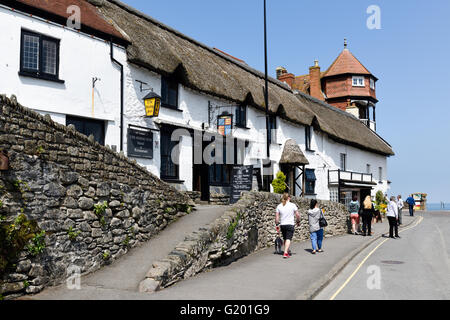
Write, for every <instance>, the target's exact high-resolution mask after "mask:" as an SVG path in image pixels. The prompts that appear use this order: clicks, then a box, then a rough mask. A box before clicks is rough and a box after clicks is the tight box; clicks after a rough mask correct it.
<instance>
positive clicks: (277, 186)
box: [272, 171, 286, 194]
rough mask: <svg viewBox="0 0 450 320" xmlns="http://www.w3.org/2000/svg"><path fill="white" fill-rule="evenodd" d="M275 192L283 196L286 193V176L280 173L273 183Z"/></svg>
mask: <svg viewBox="0 0 450 320" xmlns="http://www.w3.org/2000/svg"><path fill="white" fill-rule="evenodd" d="M272 187H273V192H275V193H279V194H282V193H284V192H285V191H286V176H285V175H284V173H283V172H281V171H278V173H277V177H276V178H275V179H274V180H273V181H272Z"/></svg>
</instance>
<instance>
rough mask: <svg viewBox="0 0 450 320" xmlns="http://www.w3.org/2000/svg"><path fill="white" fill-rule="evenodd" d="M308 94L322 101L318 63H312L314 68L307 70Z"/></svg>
mask: <svg viewBox="0 0 450 320" xmlns="http://www.w3.org/2000/svg"><path fill="white" fill-rule="evenodd" d="M309 94H310V95H311V96H312V97H314V98H316V99H319V100H322V101H324V100H325V99H324V97H323V93H322V84H321V80H320V67H319V61H318V60H315V61H314V67H310V68H309Z"/></svg>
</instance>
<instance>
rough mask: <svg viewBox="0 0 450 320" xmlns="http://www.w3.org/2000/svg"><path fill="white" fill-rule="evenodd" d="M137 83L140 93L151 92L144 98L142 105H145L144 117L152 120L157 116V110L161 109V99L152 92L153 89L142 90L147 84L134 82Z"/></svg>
mask: <svg viewBox="0 0 450 320" xmlns="http://www.w3.org/2000/svg"><path fill="white" fill-rule="evenodd" d="M136 82H138V83H139V85H140V86H139V89H140V90H141V92H144V91H151V92H150V93H149V94H147V95H146V96H145V97H144V99H143V100H144V105H145V117H147V118H152V117H157V116H159V108H160V107H161V97H160V96H159V95H158V94H156V93H154V92H153V88H150V87H148V88H144V86H148V83H146V82H144V81H141V80H136Z"/></svg>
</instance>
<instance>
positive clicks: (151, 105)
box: [144, 91, 161, 118]
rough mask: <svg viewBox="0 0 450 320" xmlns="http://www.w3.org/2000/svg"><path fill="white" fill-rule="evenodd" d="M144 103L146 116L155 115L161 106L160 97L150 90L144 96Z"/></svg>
mask: <svg viewBox="0 0 450 320" xmlns="http://www.w3.org/2000/svg"><path fill="white" fill-rule="evenodd" d="M144 105H145V116H146V117H150V118H152V117H157V116H159V108H160V107H161V97H160V96H159V95H157V94H156V93H154V92H153V91H152V92H150V93H149V94H148V95H146V96H145V97H144Z"/></svg>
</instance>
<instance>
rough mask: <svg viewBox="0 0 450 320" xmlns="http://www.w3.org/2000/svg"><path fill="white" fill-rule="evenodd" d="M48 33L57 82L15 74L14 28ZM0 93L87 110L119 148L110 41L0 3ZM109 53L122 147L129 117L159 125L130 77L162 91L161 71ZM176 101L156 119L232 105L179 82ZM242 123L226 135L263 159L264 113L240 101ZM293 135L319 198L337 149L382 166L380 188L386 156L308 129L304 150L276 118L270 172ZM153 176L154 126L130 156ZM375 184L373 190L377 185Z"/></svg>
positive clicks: (204, 116)
mask: <svg viewBox="0 0 450 320" xmlns="http://www.w3.org/2000/svg"><path fill="white" fill-rule="evenodd" d="M22 28H24V29H28V30H30V31H34V32H37V33H41V34H45V35H49V36H51V37H53V38H57V39H60V40H61V47H60V59H61V60H60V70H59V78H60V79H62V80H64V81H65V83H64V84H60V83H55V82H50V81H46V80H40V79H33V78H29V77H23V76H19V75H18V72H19V70H20V42H21V29H22ZM0 30H8V32H4V31H3V32H2V33H0V43H2V50H1V51H0V57H1V59H0V61H1V63H0V74H1V75H2V76H1V77H0V93H6V94H7V95H11V94H15V95H16V96H17V98H18V100H19V102H20V103H21V104H23V105H25V106H27V107H30V108H32V109H35V110H37V111H39V112H40V113H42V114H49V115H50V116H51V117H52V118H53V119H54V120H55V121H57V122H59V123H62V124H65V121H66V115H74V116H80V117H88V118H94V119H100V120H104V121H105V123H106V137H105V143H106V144H109V145H115V146H117V150H120V146H119V143H120V127H119V126H120V70H119V68H118V67H117V66H116V65H115V64H113V63H112V62H111V60H110V46H109V43H106V42H105V41H103V40H99V39H95V38H91V37H90V36H86V35H83V34H81V33H77V32H73V31H71V30H69V29H67V28H62V27H61V26H56V25H53V24H50V23H47V22H44V21H41V20H39V19H36V18H32V17H29V16H25V15H22V14H20V13H18V12H12V11H10V10H8V9H5V8H3V7H0ZM114 56H115V58H116V59H117V60H118V61H120V62H121V63H122V64H123V65H124V75H125V83H124V87H125V89H124V90H125V97H124V102H125V106H124V113H125V115H124V127H123V140H124V145H123V147H124V151H125V153H126V152H127V129H128V126H129V125H130V124H132V125H136V126H141V127H146V128H154V129H157V128H158V127H157V126H156V124H155V123H154V121H155V120H154V119H148V118H144V115H145V108H144V104H143V101H142V98H143V97H144V96H145V95H146V94H147V93H148V91H144V92H141V91H140V84H139V83H138V82H137V81H136V80H140V81H143V82H146V83H147V84H148V85H144V89H149V88H152V89H153V90H154V91H155V92H156V93H158V94H161V76H160V75H159V74H156V73H154V72H150V71H148V70H146V69H143V68H140V67H137V66H135V65H132V64H129V63H127V57H126V52H125V50H124V49H123V48H121V47H117V46H115V48H114ZM93 77H97V78H101V81H98V82H97V83H96V87H95V91H94V109H92V78H93ZM178 99H179V101H178V106H179V109H180V110H181V111H182V112H180V111H176V110H172V109H168V108H164V107H162V108H161V110H160V115H159V117H158V120H157V121H161V122H168V123H172V124H175V125H179V126H186V127H190V128H196V129H200V130H201V128H202V124H203V123H208V104H209V103H210V104H211V105H212V106H213V108H212V113H213V117H212V118H213V119H216V118H217V116H218V115H219V113H221V112H222V111H229V112H231V113H234V112H235V110H234V108H222V109H218V108H216V107H217V106H234V105H235V104H234V103H232V102H229V101H225V100H222V99H218V98H215V97H212V96H209V95H205V94H201V93H199V92H196V91H193V90H191V89H188V88H185V87H183V86H182V85H180V86H179V96H178ZM247 127H248V128H249V129H242V128H234V130H233V135H234V137H236V138H238V139H243V140H248V141H250V146H249V148H248V149H247V152H248V154H247V156H246V158H245V162H244V163H245V164H257V163H259V165H262V161H258V159H263V158H265V154H266V138H265V133H266V120H265V113H264V112H263V111H260V110H256V109H254V108H247ZM208 130H209V131H213V132H215V131H216V123H214V121H213V122H212V123H211V128H209V129H208ZM288 139H294V140H295V141H296V142H297V143H298V144H299V146H300V148H301V149H302V151H303V152H304V154H305V156H306V157H307V159H308V161H309V162H310V164H309V165H308V166H307V168H312V169H315V172H316V177H317V182H316V193H317V198H319V199H329V196H330V195H329V188H328V170H330V169H337V168H338V166H339V161H340V153H346V154H347V170H349V171H356V172H366V165H367V164H370V165H371V169H372V171H373V174H374V177H375V179H377V180H378V167H382V168H383V174H384V177H383V183H382V184H381V185H379V186H377V189H376V190H378V189H380V190H382V191H383V192H386V191H387V188H388V185H387V181H386V180H387V178H386V177H387V162H386V157H384V156H380V155H376V154H373V153H370V152H366V151H363V150H360V149H357V148H354V147H350V146H346V145H343V144H339V143H336V142H334V141H332V140H331V139H329V138H328V137H327V135H326V134H323V133H320V132H314V134H313V135H312V149H313V150H315V151H314V152H311V151H306V150H305V130H304V127H303V126H298V125H294V124H292V123H290V122H287V121H285V120H282V119H280V118H278V119H277V141H276V143H273V144H272V145H271V146H270V150H271V160H272V161H274V162H275V165H274V172H273V174H274V175H275V174H276V173H277V172H278V171H279V165H278V161H279V159H280V158H281V153H282V151H283V148H284V144H285V142H286V141H287V140H288ZM192 143H193V141H192V138H190V137H184V138H183V139H182V142H181V146H180V159H181V163H180V180H183V181H184V184H183V188H184V189H186V190H192V180H193V177H192V168H193V163H192V158H193V155H192V152H193V150H192ZM136 160H137V161H138V163H139V164H141V165H143V166H145V167H146V168H147V169H148V170H149V171H150V172H152V173H153V174H155V175H156V176H159V175H160V170H159V168H160V165H161V164H160V161H161V160H160V135H159V133H158V132H154V150H153V159H136ZM376 190H375V191H376Z"/></svg>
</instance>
